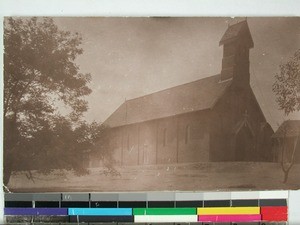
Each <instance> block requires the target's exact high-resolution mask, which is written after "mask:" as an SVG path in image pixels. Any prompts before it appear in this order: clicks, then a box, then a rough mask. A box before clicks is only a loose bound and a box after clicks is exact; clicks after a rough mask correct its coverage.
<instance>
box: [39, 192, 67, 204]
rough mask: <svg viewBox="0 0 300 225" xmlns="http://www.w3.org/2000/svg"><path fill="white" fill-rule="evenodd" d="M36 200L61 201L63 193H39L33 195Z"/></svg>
mask: <svg viewBox="0 0 300 225" xmlns="http://www.w3.org/2000/svg"><path fill="white" fill-rule="evenodd" d="M33 200H34V201H41V202H42V201H43V202H48V201H49V202H51V201H60V200H61V194H60V193H43V194H42V193H39V194H34V195H33Z"/></svg>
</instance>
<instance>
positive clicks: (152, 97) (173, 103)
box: [104, 75, 232, 127]
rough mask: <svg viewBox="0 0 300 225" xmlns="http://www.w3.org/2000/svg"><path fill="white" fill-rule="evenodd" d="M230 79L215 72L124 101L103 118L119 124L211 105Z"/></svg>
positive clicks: (229, 82)
mask: <svg viewBox="0 0 300 225" xmlns="http://www.w3.org/2000/svg"><path fill="white" fill-rule="evenodd" d="M231 83H232V80H226V81H222V82H220V75H215V76H211V77H207V78H203V79H200V80H196V81H193V82H190V83H186V84H182V85H179V86H175V87H172V88H168V89H165V90H162V91H158V92H155V93H152V94H148V95H145V96H141V97H138V98H134V99H131V100H127V101H125V102H124V103H123V104H122V105H121V106H120V107H119V108H118V109H117V110H116V111H115V112H114V113H113V114H111V116H110V117H109V118H108V119H107V120H106V121H105V122H104V124H105V125H107V126H109V127H119V126H123V125H127V124H134V123H139V122H144V121H149V120H154V119H160V118H164V117H169V116H175V115H179V114H184V113H189V112H194V111H200V110H205V109H210V108H212V107H213V106H214V105H215V103H216V102H217V101H218V99H219V98H220V97H221V96H222V95H223V94H224V92H225V90H226V89H227V87H229V86H230V84H231Z"/></svg>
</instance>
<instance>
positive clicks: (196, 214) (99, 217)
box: [4, 191, 288, 224]
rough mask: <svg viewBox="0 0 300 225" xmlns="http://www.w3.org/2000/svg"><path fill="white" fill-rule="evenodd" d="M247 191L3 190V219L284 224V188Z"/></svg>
mask: <svg viewBox="0 0 300 225" xmlns="http://www.w3.org/2000/svg"><path fill="white" fill-rule="evenodd" d="M246 193H247V192H246ZM251 194H252V195H250V196H249V195H246V198H245V195H244V196H243V197H244V198H242V197H241V196H242V195H243V193H242V192H239V193H238V192H237V193H236V194H233V193H229V192H228V193H227V192H222V193H221V192H215V193H187V192H182V193H173V192H160V193H116V194H115V193H91V194H83V193H80V194H75V193H63V194H60V193H59V194H56V193H53V194H6V195H5V209H4V214H5V216H6V220H7V223H16V222H27V221H26V219H28V220H30V221H31V222H32V221H33V220H35V221H37V222H51V223H56V222H57V223H61V222H65V223H70V222H75V223H81V222H85V223H97V222H134V223H155V222H158V223H163V222H165V223H193V222H195V223H198V224H199V223H203V224H211V223H244V222H247V223H252V224H261V223H262V222H271V221H272V222H284V224H285V222H286V221H287V220H288V207H287V199H288V196H287V195H286V194H285V192H284V191H283V192H277V193H276V195H273V196H272V195H265V196H263V195H261V192H259V195H258V196H257V197H258V198H254V197H255V196H254V195H253V193H251ZM221 196H223V197H221ZM45 217H47V219H45ZM21 220H23V221H21ZM24 220H25V221H24ZM42 220H47V221H42ZM265 224H266V223H265Z"/></svg>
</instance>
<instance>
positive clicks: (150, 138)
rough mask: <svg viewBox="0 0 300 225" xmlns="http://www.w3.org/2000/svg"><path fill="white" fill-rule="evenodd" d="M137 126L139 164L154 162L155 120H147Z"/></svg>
mask: <svg viewBox="0 0 300 225" xmlns="http://www.w3.org/2000/svg"><path fill="white" fill-rule="evenodd" d="M138 126H139V162H138V163H139V165H151V164H155V163H156V136H157V132H156V129H157V121H148V122H144V123H140V124H138Z"/></svg>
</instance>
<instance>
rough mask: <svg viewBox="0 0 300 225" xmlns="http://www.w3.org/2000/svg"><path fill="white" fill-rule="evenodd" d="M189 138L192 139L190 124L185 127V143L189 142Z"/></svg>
mask: <svg viewBox="0 0 300 225" xmlns="http://www.w3.org/2000/svg"><path fill="white" fill-rule="evenodd" d="M189 139H190V125H186V127H185V139H184V140H185V141H184V142H185V144H188V143H189Z"/></svg>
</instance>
